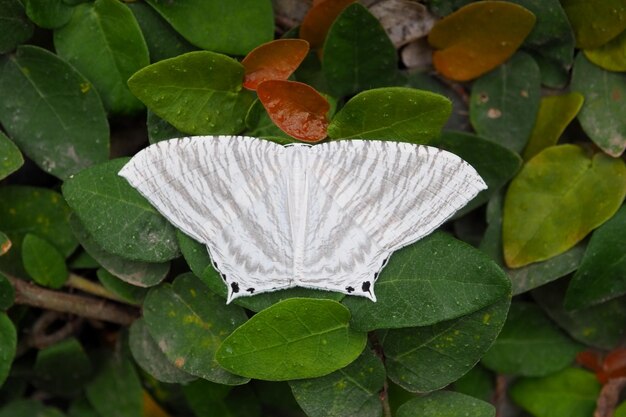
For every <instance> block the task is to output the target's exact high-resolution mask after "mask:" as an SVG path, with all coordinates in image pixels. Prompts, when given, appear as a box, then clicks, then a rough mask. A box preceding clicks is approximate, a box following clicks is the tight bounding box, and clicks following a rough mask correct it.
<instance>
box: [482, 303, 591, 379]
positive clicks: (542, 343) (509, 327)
mask: <svg viewBox="0 0 626 417" xmlns="http://www.w3.org/2000/svg"><path fill="white" fill-rule="evenodd" d="M580 350H582V346H580V345H579V344H577V343H576V342H574V341H573V340H571V339H570V338H569V337H567V336H566V335H565V334H563V332H561V330H560V329H559V328H558V327H557V326H556V325H555V324H554V323H552V322H551V321H550V320H549V319H548V318H547V317H546V316H545V315H544V314H543V312H542V311H541V309H540V308H539V307H538V306H537V305H536V304H531V303H523V302H516V303H513V304H512V305H511V309H510V311H509V316H508V318H507V321H506V323H505V325H504V328H503V329H502V332H501V333H500V335H499V336H498V338H497V339H496V342H495V343H494V344H493V346H492V347H491V349H489V351H488V352H487V353H486V354H485V356H484V357H483V365H485V366H486V367H488V368H489V369H491V370H494V371H496V372H498V373H502V374H509V375H523V376H543V375H548V374H550V373H552V372H556V371H558V370H561V369H563V368H565V367H566V366H568V365H570V364H571V363H572V362H573V361H574V358H575V357H576V354H577V353H578V352H579V351H580Z"/></svg>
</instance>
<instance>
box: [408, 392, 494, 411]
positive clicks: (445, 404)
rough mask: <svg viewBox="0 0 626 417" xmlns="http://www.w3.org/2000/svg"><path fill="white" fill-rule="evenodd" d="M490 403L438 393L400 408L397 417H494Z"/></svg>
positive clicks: (450, 393) (457, 394)
mask: <svg viewBox="0 0 626 417" xmlns="http://www.w3.org/2000/svg"><path fill="white" fill-rule="evenodd" d="M495 415H496V409H495V408H494V407H493V405H491V404H489V403H488V402H485V401H481V400H479V399H477V398H473V397H470V396H467V395H464V394H460V393H458V392H452V391H438V392H433V393H432V394H430V395H427V396H425V397H418V398H415V399H412V400H411V401H409V402H407V403H405V404H403V405H402V406H400V408H398V413H397V414H396V416H397V417H415V416H420V417H441V416H446V417H494V416H495Z"/></svg>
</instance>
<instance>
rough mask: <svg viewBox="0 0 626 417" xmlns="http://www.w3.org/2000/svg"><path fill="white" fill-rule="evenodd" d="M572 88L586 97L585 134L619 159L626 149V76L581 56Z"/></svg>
mask: <svg viewBox="0 0 626 417" xmlns="http://www.w3.org/2000/svg"><path fill="white" fill-rule="evenodd" d="M625 20H626V19H625ZM571 88H572V90H576V91H579V92H580V93H582V95H583V96H585V103H584V104H583V107H582V109H580V113H579V114H578V121H579V122H580V125H581V126H582V128H583V130H584V131H585V133H586V134H587V135H588V136H589V137H590V138H591V140H592V141H594V143H595V144H596V145H598V146H599V147H600V148H601V149H602V150H603V151H604V152H606V153H608V154H609V155H611V156H614V157H618V156H620V155H621V154H622V153H623V152H624V149H626V119H625V118H624V117H622V113H623V109H624V95H626V74H622V73H617V72H609V71H605V70H603V69H602V68H600V67H598V66H595V65H593V64H592V63H590V62H589V61H588V60H587V58H585V56H584V55H583V54H578V56H577V57H576V61H575V62H574V70H573V73H572V85H571Z"/></svg>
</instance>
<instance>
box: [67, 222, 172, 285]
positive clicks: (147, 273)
mask: <svg viewBox="0 0 626 417" xmlns="http://www.w3.org/2000/svg"><path fill="white" fill-rule="evenodd" d="M70 226H71V228H72V232H74V235H75V236H76V238H77V239H78V241H79V242H80V244H81V245H82V247H83V248H84V249H85V251H87V253H88V254H89V255H91V256H93V257H94V259H95V260H96V261H97V262H98V264H99V265H102V267H104V268H105V269H106V270H107V271H109V272H110V273H111V274H113V275H115V276H116V277H117V278H119V279H121V280H123V281H125V282H128V283H129V284H132V285H136V286H138V287H151V286H153V285H157V284H158V283H160V282H161V281H163V279H164V278H165V277H166V275H167V273H168V272H169V270H170V264H169V262H163V263H148V262H140V261H132V260H129V259H126V258H122V257H121V256H118V255H114V254H112V253H110V252H107V251H105V250H104V249H102V247H101V246H100V245H99V244H98V243H97V242H96V241H95V240H94V239H93V237H92V236H91V235H90V234H89V232H88V231H87V230H86V229H85V227H84V226H83V225H82V223H81V222H80V220H78V217H77V216H75V215H72V216H71V217H70Z"/></svg>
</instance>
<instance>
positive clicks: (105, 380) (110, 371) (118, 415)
mask: <svg viewBox="0 0 626 417" xmlns="http://www.w3.org/2000/svg"><path fill="white" fill-rule="evenodd" d="M97 363H99V364H100V369H99V370H98V373H97V374H96V376H95V377H94V378H93V379H92V380H91V381H90V382H89V384H87V385H86V387H85V392H86V394H87V398H88V399H89V402H90V403H91V405H92V406H93V408H94V409H95V410H96V411H97V412H98V414H99V415H101V416H107V417H141V416H142V410H143V391H142V388H141V382H140V380H139V377H138V376H137V372H136V371H135V368H134V367H133V364H132V363H131V361H130V360H129V358H127V357H125V356H122V355H121V354H119V353H118V354H116V355H109V356H106V357H100V358H98V362H97Z"/></svg>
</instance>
